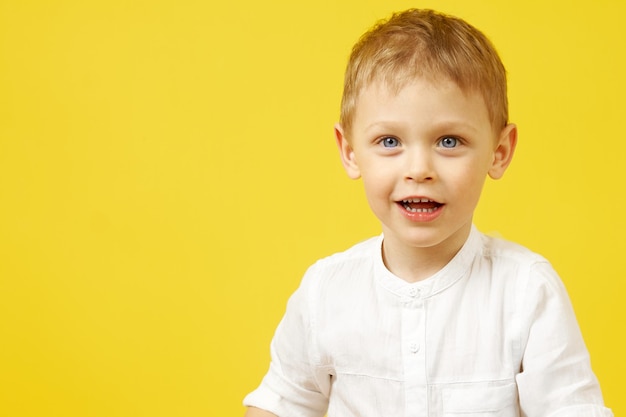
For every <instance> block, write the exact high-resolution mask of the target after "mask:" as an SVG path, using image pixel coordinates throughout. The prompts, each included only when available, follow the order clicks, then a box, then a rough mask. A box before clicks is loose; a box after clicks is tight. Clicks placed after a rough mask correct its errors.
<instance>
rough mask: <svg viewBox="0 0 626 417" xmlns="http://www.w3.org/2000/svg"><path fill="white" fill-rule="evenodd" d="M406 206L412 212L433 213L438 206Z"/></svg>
mask: <svg viewBox="0 0 626 417" xmlns="http://www.w3.org/2000/svg"><path fill="white" fill-rule="evenodd" d="M404 208H405V209H407V211H410V212H411V213H433V212H434V211H435V210H436V208H413V207H409V206H404Z"/></svg>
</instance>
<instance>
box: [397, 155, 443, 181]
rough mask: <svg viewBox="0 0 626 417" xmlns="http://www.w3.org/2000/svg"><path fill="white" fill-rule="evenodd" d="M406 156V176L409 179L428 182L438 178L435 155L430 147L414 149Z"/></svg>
mask: <svg viewBox="0 0 626 417" xmlns="http://www.w3.org/2000/svg"><path fill="white" fill-rule="evenodd" d="M406 156H407V160H406V168H405V175H404V177H405V179H406V180H407V181H415V182H427V181H433V180H434V179H435V178H436V175H435V169H434V164H433V155H432V154H431V152H429V150H428V149H423V148H420V149H412V150H411V151H410V152H407V153H406Z"/></svg>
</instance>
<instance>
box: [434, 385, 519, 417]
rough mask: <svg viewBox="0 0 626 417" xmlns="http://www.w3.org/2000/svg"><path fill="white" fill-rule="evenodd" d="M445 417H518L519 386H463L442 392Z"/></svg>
mask: <svg viewBox="0 0 626 417" xmlns="http://www.w3.org/2000/svg"><path fill="white" fill-rule="evenodd" d="M441 395H442V403H443V416H444V417H461V416H464V417H517V416H519V405H518V404H519V402H518V399H517V398H518V397H517V385H516V384H515V383H507V384H504V385H497V386H494V385H491V384H485V383H473V384H461V385H459V386H454V387H447V388H443V390H442V393H441Z"/></svg>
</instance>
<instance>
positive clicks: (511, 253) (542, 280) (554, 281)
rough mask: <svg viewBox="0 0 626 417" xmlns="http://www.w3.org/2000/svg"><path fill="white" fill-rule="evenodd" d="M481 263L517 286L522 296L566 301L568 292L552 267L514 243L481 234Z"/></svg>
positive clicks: (518, 293) (516, 289) (530, 251)
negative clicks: (487, 264)
mask: <svg viewBox="0 0 626 417" xmlns="http://www.w3.org/2000/svg"><path fill="white" fill-rule="evenodd" d="M481 239H482V260H483V261H486V262H488V263H489V265H490V267H491V268H492V271H493V272H494V275H497V276H498V277H499V278H501V279H504V280H506V281H509V282H510V283H515V291H516V292H517V295H518V296H519V297H523V298H526V299H527V300H528V299H531V300H538V299H540V298H544V297H546V296H547V297H554V296H556V297H558V298H565V299H566V298H567V291H566V289H565V287H564V284H563V282H562V280H561V278H560V277H559V275H558V273H557V272H556V271H555V270H554V268H553V267H552V264H551V263H550V262H549V261H548V260H547V259H546V258H545V257H543V256H542V255H540V254H538V253H536V252H534V251H532V250H530V249H528V248H527V247H525V246H523V245H520V244H518V243H515V242H511V241H508V240H504V239H501V238H496V237H491V236H487V235H484V234H483V235H481Z"/></svg>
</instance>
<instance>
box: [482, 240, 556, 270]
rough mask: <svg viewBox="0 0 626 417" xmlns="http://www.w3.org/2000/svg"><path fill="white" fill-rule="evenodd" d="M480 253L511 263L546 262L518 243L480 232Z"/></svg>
mask: <svg viewBox="0 0 626 417" xmlns="http://www.w3.org/2000/svg"><path fill="white" fill-rule="evenodd" d="M481 243H482V254H483V256H484V257H487V258H489V259H493V260H497V261H500V262H509V263H512V264H535V263H548V261H547V260H546V259H545V258H544V257H543V256H541V255H540V254H538V253H536V252H534V251H532V250H530V249H528V248H527V247H525V246H522V245H520V244H519V243H515V242H511V241H509V240H505V239H502V238H498V237H493V236H488V235H485V234H481Z"/></svg>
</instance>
